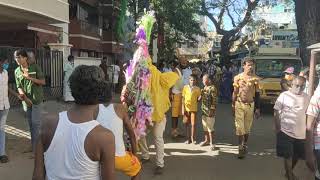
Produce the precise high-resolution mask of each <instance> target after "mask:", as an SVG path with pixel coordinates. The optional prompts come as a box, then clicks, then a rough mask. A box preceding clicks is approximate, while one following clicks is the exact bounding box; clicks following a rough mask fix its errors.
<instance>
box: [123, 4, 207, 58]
mask: <svg viewBox="0 0 320 180" xmlns="http://www.w3.org/2000/svg"><path fill="white" fill-rule="evenodd" d="M149 3H150V9H152V10H154V11H155V16H156V20H157V21H156V24H155V26H154V29H153V38H158V50H159V53H158V57H159V58H158V59H160V60H167V61H169V60H172V59H173V56H174V54H175V47H176V44H177V43H181V42H183V41H186V40H190V41H195V36H196V35H201V36H205V33H204V32H203V31H202V30H201V28H200V21H199V19H198V12H199V11H198V9H199V7H200V0H174V1H172V0H149ZM145 7H146V1H145V0H129V8H128V9H129V11H130V12H131V13H132V14H134V16H135V19H136V20H138V19H139V17H141V16H142V15H143V13H144V12H143V11H144V8H145Z"/></svg>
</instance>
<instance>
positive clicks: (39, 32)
mask: <svg viewBox="0 0 320 180" xmlns="http://www.w3.org/2000/svg"><path fill="white" fill-rule="evenodd" d="M68 12H69V3H68V0H23V1H21V0H0V46H12V47H26V48H40V47H47V46H48V44H50V43H60V42H62V41H63V28H62V27H61V26H60V25H61V24H67V23H69V13H68Z"/></svg>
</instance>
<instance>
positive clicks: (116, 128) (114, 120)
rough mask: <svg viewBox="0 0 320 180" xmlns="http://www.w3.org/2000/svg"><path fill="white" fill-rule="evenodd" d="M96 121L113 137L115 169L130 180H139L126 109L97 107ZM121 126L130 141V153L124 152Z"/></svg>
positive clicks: (133, 141) (135, 150) (134, 142)
mask: <svg viewBox="0 0 320 180" xmlns="http://www.w3.org/2000/svg"><path fill="white" fill-rule="evenodd" d="M97 121H98V122H99V123H100V124H101V125H102V126H103V127H105V128H107V129H109V130H110V131H111V132H112V133H113V135H114V137H115V148H116V149H115V169H116V170H118V171H120V172H123V173H124V174H126V175H127V176H130V177H131V179H132V180H139V179H140V171H141V164H140V162H139V159H138V158H137V156H136V153H137V143H136V137H135V134H134V131H133V128H132V125H131V122H130V119H129V116H128V112H127V108H126V107H125V106H124V105H122V104H109V105H107V107H106V106H105V105H103V104H100V105H99V112H98V116H97ZM123 126H124V127H125V130H126V132H127V134H128V135H129V139H130V145H131V146H130V147H131V151H130V152H129V151H126V147H125V143H124V138H123V136H124V134H123Z"/></svg>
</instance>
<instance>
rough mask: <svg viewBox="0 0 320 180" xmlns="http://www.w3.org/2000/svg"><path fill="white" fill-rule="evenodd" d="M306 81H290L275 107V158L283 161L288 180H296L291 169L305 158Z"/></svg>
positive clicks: (298, 78) (300, 79)
mask: <svg viewBox="0 0 320 180" xmlns="http://www.w3.org/2000/svg"><path fill="white" fill-rule="evenodd" d="M305 83H306V79H305V78H304V77H301V76H297V77H295V79H294V80H293V81H292V88H291V89H290V90H289V91H285V92H283V93H281V94H280V96H279V97H278V99H277V101H276V103H275V105H274V115H275V129H276V136H277V144H276V147H277V156H278V157H281V158H283V159H284V168H285V171H286V177H287V179H288V180H296V179H297V178H296V176H295V175H294V173H293V169H294V167H295V166H296V164H297V162H298V160H299V159H304V157H305V153H304V152H305V151H304V146H305V138H306V115H305V112H306V110H307V108H308V105H309V99H310V98H309V96H308V95H307V94H306V93H304V92H303V91H304V88H305Z"/></svg>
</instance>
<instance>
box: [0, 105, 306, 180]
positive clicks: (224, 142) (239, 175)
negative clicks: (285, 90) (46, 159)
mask: <svg viewBox="0 0 320 180" xmlns="http://www.w3.org/2000/svg"><path fill="white" fill-rule="evenodd" d="M45 107H46V112H57V111H61V110H63V109H65V108H66V106H65V105H61V104H59V103H56V102H53V101H51V102H47V103H46V106H45ZM263 110H264V111H265V112H266V113H264V115H263V119H262V120H257V121H255V122H254V126H253V130H252V136H251V138H250V140H249V155H248V156H247V158H246V159H244V160H238V159H237V158H236V157H237V156H236V153H237V146H236V144H237V139H236V138H235V136H234V125H233V118H232V117H231V111H230V105H226V104H219V106H218V109H217V118H216V126H215V128H216V135H217V147H218V150H216V151H210V149H209V147H203V148H202V147H199V146H198V145H186V144H183V141H184V140H183V139H180V140H172V139H171V138H170V137H169V130H170V125H171V122H170V119H168V123H167V130H166V133H165V140H166V145H165V153H166V157H165V163H166V166H165V173H164V174H163V175H161V176H154V175H153V173H152V172H153V168H154V165H153V163H148V164H145V165H144V166H143V179H147V180H149V179H154V180H284V179H285V178H284V170H283V167H282V161H281V159H278V158H277V157H276V156H275V149H274V144H275V138H274V134H273V128H272V116H271V112H270V107H266V106H263ZM268 110H269V112H268ZM199 117H200V116H199ZM8 125H9V128H11V134H14V133H16V135H9V136H8V150H9V155H10V158H11V162H10V163H8V164H0V179H1V180H7V179H8V180H24V179H31V174H32V168H33V160H32V159H30V156H31V154H30V153H23V151H24V150H25V149H26V148H27V146H28V144H29V143H28V139H27V138H26V137H24V136H27V135H28V134H27V133H25V132H24V131H26V129H27V123H26V122H25V121H24V120H23V116H22V113H21V110H20V109H19V108H18V109H17V108H16V109H13V110H11V112H10V114H9V120H8ZM197 125H198V127H199V128H198V130H200V131H198V132H199V133H198V141H200V140H201V138H202V132H201V130H202V128H201V123H200V121H198V124H197ZM15 128H17V129H15ZM20 130H22V131H20ZM18 136H20V137H18ZM151 150H152V152H154V146H152V145H151ZM152 154H153V155H154V153H152ZM153 157H154V156H152V158H153ZM296 174H297V175H298V176H299V177H300V179H301V180H311V179H312V177H311V176H310V175H309V174H308V170H307V169H306V167H305V165H304V162H299V164H298V167H297V168H296ZM118 179H120V180H125V179H129V178H127V177H124V176H123V175H121V174H119V175H118Z"/></svg>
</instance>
